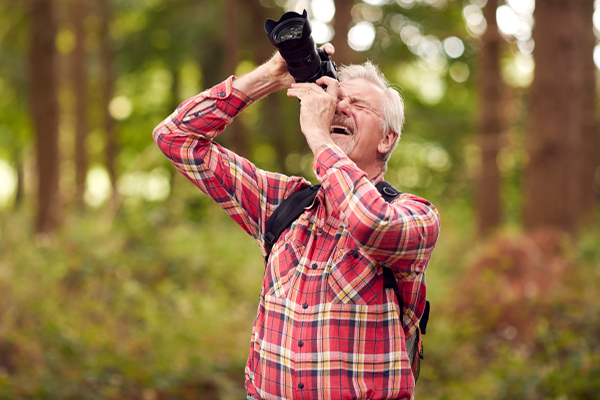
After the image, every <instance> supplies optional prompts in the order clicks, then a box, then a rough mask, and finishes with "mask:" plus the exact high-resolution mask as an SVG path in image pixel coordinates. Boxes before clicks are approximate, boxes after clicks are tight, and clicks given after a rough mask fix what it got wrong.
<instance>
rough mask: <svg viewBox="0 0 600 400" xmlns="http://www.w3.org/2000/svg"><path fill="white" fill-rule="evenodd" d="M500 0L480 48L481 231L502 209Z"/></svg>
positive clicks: (489, 13)
mask: <svg viewBox="0 0 600 400" xmlns="http://www.w3.org/2000/svg"><path fill="white" fill-rule="evenodd" d="M497 8H498V3H497V0H490V1H488V3H487V5H486V6H485V7H484V9H483V13H484V17H485V19H486V21H487V25H488V27H487V30H486V31H485V33H484V34H483V37H482V40H483V47H482V48H481V50H480V51H479V76H478V80H477V85H478V91H479V103H478V104H479V110H478V133H479V144H480V147H481V150H482V152H481V170H480V172H479V178H478V182H477V188H476V193H477V201H476V204H477V206H476V207H477V219H478V228H479V233H480V234H488V233H490V232H492V231H493V230H494V229H496V228H498V227H499V226H500V223H501V218H502V212H501V204H500V171H499V170H498V163H497V162H496V160H497V157H498V149H499V147H500V136H501V133H502V86H503V84H502V78H501V77H500V67H499V59H500V47H501V43H502V38H501V37H500V33H499V31H498V24H497V22H496V9H497Z"/></svg>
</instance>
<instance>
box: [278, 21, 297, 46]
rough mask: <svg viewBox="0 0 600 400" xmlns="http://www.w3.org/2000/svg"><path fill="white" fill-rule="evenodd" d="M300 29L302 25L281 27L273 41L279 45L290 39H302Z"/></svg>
mask: <svg viewBox="0 0 600 400" xmlns="http://www.w3.org/2000/svg"><path fill="white" fill-rule="evenodd" d="M302 29H303V25H302V24H301V25H295V24H294V25H288V26H283V27H282V28H281V29H280V30H279V32H277V33H276V34H275V41H276V42H277V43H281V42H285V41H286V40H290V39H300V38H301V37H302Z"/></svg>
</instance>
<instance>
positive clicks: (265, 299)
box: [154, 77, 439, 400]
mask: <svg viewBox="0 0 600 400" xmlns="http://www.w3.org/2000/svg"><path fill="white" fill-rule="evenodd" d="M233 79H234V78H233V77H232V78H229V79H228V80H227V81H225V82H223V83H221V84H219V85H217V86H215V87H213V88H212V89H210V90H207V91H204V92H202V93H200V94H199V95H197V96H195V97H193V98H191V99H189V100H187V101H185V102H183V103H182V104H181V105H180V106H179V108H178V109H177V110H176V111H175V112H174V113H173V114H172V115H171V116H170V117H168V118H167V119H166V120H165V121H163V122H162V123H161V124H160V125H159V126H158V127H157V128H156V129H155V131H154V139H155V140H156V142H157V144H158V146H159V147H160V149H161V150H162V151H163V152H164V153H165V154H166V155H167V157H169V159H170V160H171V162H172V163H173V165H174V166H175V167H176V168H177V169H178V170H179V171H181V172H182V173H183V174H184V175H185V176H186V177H187V178H188V179H189V180H191V181H192V182H193V183H194V184H195V185H196V186H198V187H199V188H200V189H201V190H202V191H203V192H205V193H206V194H208V195H209V196H211V197H212V198H213V199H214V200H215V201H217V202H218V203H219V204H220V205H221V207H223V209H224V210H225V211H226V212H227V213H228V214H229V215H230V216H231V217H232V218H233V219H234V220H235V221H236V222H237V223H238V224H239V225H240V226H241V227H242V228H244V230H245V231H246V232H248V233H249V234H250V235H252V237H253V238H254V239H255V240H256V242H257V243H258V245H259V246H260V248H261V249H262V251H263V254H265V246H264V241H263V234H264V231H265V224H266V221H267V219H268V218H269V216H270V215H271V214H272V213H273V211H274V210H275V208H277V206H278V205H279V204H280V203H281V201H282V200H283V199H284V198H286V197H288V196H289V195H290V194H292V193H294V192H295V191H297V190H299V189H301V188H303V187H305V186H307V185H309V182H307V181H306V180H305V179H303V178H299V177H288V176H284V175H281V174H276V173H272V172H267V171H263V170H260V169H258V168H256V167H255V166H254V165H253V164H252V163H250V162H249V161H248V160H246V159H244V158H242V157H239V156H238V155H236V154H234V153H232V152H231V151H228V150H226V149H224V148H222V147H221V146H220V145H218V144H216V143H214V142H213V141H212V139H214V138H215V137H216V136H217V135H218V134H219V133H221V132H222V131H223V129H224V128H225V127H226V126H227V124H229V123H230V122H231V121H232V119H233V118H234V117H235V116H236V115H237V114H238V113H239V112H240V111H242V110H243V109H244V108H246V107H247V106H248V105H250V104H251V103H252V100H251V99H250V98H248V97H247V96H246V95H244V94H243V93H241V92H240V91H238V90H236V89H234V88H232V85H231V84H232V82H233ZM207 98H210V99H214V100H215V103H214V105H212V106H210V107H207V108H205V109H203V110H201V111H200V112H198V113H194V114H192V115H188V113H189V112H190V110H191V109H192V108H194V106H196V104H198V103H199V102H201V101H203V100H205V99H207ZM314 170H315V172H316V175H317V177H318V180H319V182H320V183H321V184H322V188H321V189H320V191H319V193H318V195H317V197H316V199H315V201H314V203H313V205H312V206H310V207H308V208H307V209H306V211H305V212H304V214H303V215H302V216H301V217H300V218H299V219H298V220H297V221H296V222H294V223H293V224H292V226H291V227H290V229H288V230H286V231H285V232H284V233H283V234H282V236H281V237H280V239H279V240H278V241H277V243H276V244H275V245H274V247H273V249H272V252H271V255H270V257H269V261H268V264H267V266H266V271H265V278H264V281H263V285H262V289H261V296H260V303H259V306H258V315H257V317H256V321H255V323H254V326H253V329H252V338H251V343H250V356H249V357H248V363H247V365H246V389H247V391H248V393H249V394H250V395H251V396H253V397H255V398H264V399H292V398H293V399H333V400H339V399H409V398H410V397H411V395H412V393H413V388H414V378H413V375H412V372H411V369H410V365H409V362H408V357H407V354H406V349H405V341H404V338H405V334H407V335H409V334H411V333H412V332H413V331H414V330H415V329H416V326H415V324H417V323H418V321H419V319H420V317H421V315H422V313H423V308H424V302H425V270H426V268H427V264H428V262H429V259H430V257H431V252H432V251H433V248H434V246H435V243H436V240H437V238H438V234H439V215H438V213H437V211H436V209H435V207H434V206H433V205H432V204H431V203H429V202H428V201H426V200H424V199H421V198H419V197H416V196H413V195H411V194H402V195H401V196H399V197H398V198H396V199H395V200H394V201H393V202H392V203H387V202H386V201H385V200H384V199H383V198H382V197H381V195H380V194H379V192H378V191H377V189H376V188H375V187H374V186H373V184H374V183H375V182H376V181H379V180H381V179H382V176H379V177H377V178H376V179H375V181H374V182H371V181H369V180H368V179H367V176H366V174H365V173H364V172H363V171H361V170H360V169H358V168H357V167H356V165H355V164H354V163H353V162H352V161H351V160H350V159H349V158H348V157H347V156H346V155H345V154H344V153H343V152H342V151H341V150H340V149H339V148H338V147H337V146H328V145H324V146H322V147H321V148H319V149H318V151H317V153H316V155H315V159H314ZM325 196H326V197H327V199H328V200H329V202H330V203H331V205H332V207H333V212H332V215H330V217H329V218H328V220H326V219H325V216H326V212H325V202H324V197H325ZM382 266H386V267H389V268H391V269H392V271H393V272H394V274H395V275H396V278H397V279H398V281H399V288H400V291H401V292H402V295H403V296H404V304H405V310H404V313H403V316H404V319H403V324H402V325H401V323H400V319H399V315H400V310H399V309H398V308H399V307H398V302H397V300H396V296H395V294H394V293H393V290H390V289H385V288H384V283H383V270H382ZM403 328H404V329H403Z"/></svg>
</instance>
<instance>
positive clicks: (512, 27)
mask: <svg viewBox="0 0 600 400" xmlns="http://www.w3.org/2000/svg"><path fill="white" fill-rule="evenodd" d="M496 20H497V21H498V28H499V29H500V31H501V32H502V33H504V34H505V35H514V34H515V33H517V31H518V30H519V27H520V25H521V21H519V17H518V16H517V14H516V13H515V11H514V10H513V9H512V8H511V7H509V6H506V5H504V6H500V7H498V9H497V10H496Z"/></svg>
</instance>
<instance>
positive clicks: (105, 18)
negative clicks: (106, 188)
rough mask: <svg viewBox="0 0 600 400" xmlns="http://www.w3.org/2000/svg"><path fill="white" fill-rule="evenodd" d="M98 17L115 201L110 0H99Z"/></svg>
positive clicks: (108, 162) (108, 161) (108, 158)
mask: <svg viewBox="0 0 600 400" xmlns="http://www.w3.org/2000/svg"><path fill="white" fill-rule="evenodd" d="M99 9H100V18H101V28H100V37H101V45H100V46H101V48H100V58H101V60H100V62H101V65H102V110H103V120H104V132H105V135H106V142H105V143H106V148H105V156H106V161H105V162H106V170H107V171H108V175H109V177H110V182H111V185H112V199H113V203H114V202H115V201H116V195H117V191H116V184H117V168H116V158H117V134H116V131H115V121H114V119H113V117H112V116H111V115H110V112H109V110H108V105H109V103H110V101H111V100H112V97H113V94H114V86H115V73H114V69H113V61H114V49H113V43H112V40H111V37H110V21H111V18H112V8H111V4H110V0H100V1H99Z"/></svg>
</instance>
